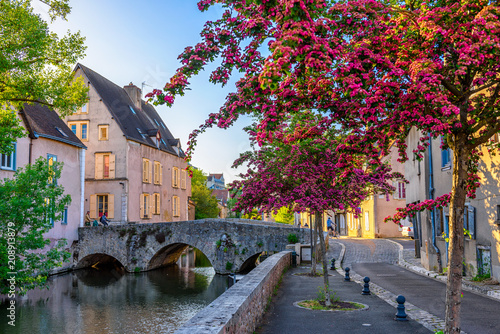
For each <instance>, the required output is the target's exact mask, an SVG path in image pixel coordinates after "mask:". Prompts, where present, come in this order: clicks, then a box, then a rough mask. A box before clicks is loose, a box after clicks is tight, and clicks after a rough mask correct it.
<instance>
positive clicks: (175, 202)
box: [172, 196, 181, 217]
mask: <svg viewBox="0 0 500 334" xmlns="http://www.w3.org/2000/svg"><path fill="white" fill-rule="evenodd" d="M172 212H173V216H174V217H179V216H180V215H181V201H180V198H179V197H178V196H173V197H172Z"/></svg>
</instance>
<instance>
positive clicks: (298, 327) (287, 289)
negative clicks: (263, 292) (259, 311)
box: [255, 266, 431, 334]
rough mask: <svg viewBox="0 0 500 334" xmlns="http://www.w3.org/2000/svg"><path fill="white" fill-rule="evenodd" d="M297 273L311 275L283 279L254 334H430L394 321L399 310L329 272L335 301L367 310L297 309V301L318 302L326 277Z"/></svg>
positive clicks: (294, 270) (415, 325)
mask: <svg viewBox="0 0 500 334" xmlns="http://www.w3.org/2000/svg"><path fill="white" fill-rule="evenodd" d="M318 268H319V266H318ZM298 272H310V267H306V266H300V267H298V268H292V269H290V270H289V271H288V272H287V273H286V274H285V275H284V277H283V281H282V284H281V286H280V288H279V289H278V293H277V295H276V296H274V297H273V299H272V302H271V304H270V307H269V309H268V310H267V312H266V313H265V315H264V319H263V320H262V322H261V324H260V326H259V327H258V328H257V329H256V331H255V333H260V334H278V333H287V334H288V333H300V334H308V333H311V334H317V333H365V334H368V333H370V334H387V333H395V334H399V333H412V334H413V333H415V334H420V333H422V334H424V333H425V334H428V333H431V331H429V330H428V329H427V328H425V327H424V326H422V325H421V324H419V323H418V322H416V321H414V320H410V321H408V322H400V321H395V320H394V316H395V314H396V309H395V308H394V307H392V306H391V305H389V304H387V303H386V302H385V301H383V300H382V299H380V298H378V297H377V296H375V295H370V296H363V295H361V290H362V287H361V286H360V285H359V284H357V283H356V282H345V281H344V277H343V276H341V275H340V274H339V273H337V272H335V271H333V270H329V272H330V275H331V276H329V282H330V288H331V289H332V290H333V291H334V292H335V293H336V297H339V298H340V299H341V300H345V301H354V302H358V303H362V304H366V305H368V309H366V310H361V311H359V310H358V311H350V312H345V311H336V312H331V311H314V310H307V309H303V308H299V307H297V306H294V303H295V302H297V301H301V300H308V299H315V298H317V292H318V289H319V287H322V286H323V277H314V278H313V277H304V276H297V275H294V274H295V273H298Z"/></svg>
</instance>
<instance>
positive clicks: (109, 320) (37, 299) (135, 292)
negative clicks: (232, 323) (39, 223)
mask: <svg viewBox="0 0 500 334" xmlns="http://www.w3.org/2000/svg"><path fill="white" fill-rule="evenodd" d="M207 261H208V260H207V259H206V258H205V259H204V256H203V255H202V254H201V253H199V252H195V251H190V252H188V253H187V254H186V255H185V256H182V257H181V259H180V260H179V262H178V264H177V265H175V266H171V267H167V268H161V269H158V270H154V271H150V272H146V273H138V274H126V273H124V272H123V270H120V269H119V268H118V269H117V268H111V269H107V270H104V269H103V268H99V269H94V268H90V269H85V270H79V271H76V272H73V273H69V274H66V275H62V276H56V277H53V278H51V279H50V290H43V291H32V292H30V293H29V294H28V296H25V297H21V298H18V300H17V314H16V327H11V326H9V325H8V324H7V321H5V319H7V317H6V315H7V313H6V307H7V305H6V304H2V305H1V306H0V319H2V321H0V333H23V334H25V333H72V334H74V333H159V332H162V333H172V332H174V331H175V329H177V328H178V327H179V326H180V325H182V324H183V323H184V322H186V321H187V320H189V319H190V318H191V317H192V316H193V315H194V314H196V313H197V312H198V311H199V310H201V309H202V308H203V307H205V306H206V305H208V304H209V303H210V302H211V301H213V300H214V299H215V298H217V297H218V296H219V295H220V294H222V293H223V292H224V291H225V290H226V289H227V278H226V277H225V276H220V275H216V274H215V272H214V270H213V268H212V267H206V265H207ZM195 264H197V265H198V266H196V267H194V266H195ZM204 265H205V267H203V266H204ZM208 265H210V263H209V262H208Z"/></svg>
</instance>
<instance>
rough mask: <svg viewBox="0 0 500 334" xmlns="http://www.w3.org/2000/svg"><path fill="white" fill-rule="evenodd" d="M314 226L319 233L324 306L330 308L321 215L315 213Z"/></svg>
mask: <svg viewBox="0 0 500 334" xmlns="http://www.w3.org/2000/svg"><path fill="white" fill-rule="evenodd" d="M315 216H316V225H317V226H318V231H319V245H320V247H321V260H322V261H321V262H322V263H323V283H324V285H325V305H326V306H330V305H331V301H330V283H329V282H328V263H327V260H326V245H325V234H324V232H323V215H322V213H320V212H316V215H315Z"/></svg>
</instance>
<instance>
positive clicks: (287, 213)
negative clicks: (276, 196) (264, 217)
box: [271, 206, 294, 225]
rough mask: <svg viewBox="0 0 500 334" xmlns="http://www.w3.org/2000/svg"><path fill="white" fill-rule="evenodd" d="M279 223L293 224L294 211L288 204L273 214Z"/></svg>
mask: <svg viewBox="0 0 500 334" xmlns="http://www.w3.org/2000/svg"><path fill="white" fill-rule="evenodd" d="M271 215H272V216H273V218H274V220H275V221H276V222H277V223H283V224H288V225H293V223H294V217H293V211H292V210H290V209H289V208H287V207H286V206H284V207H282V208H280V209H279V210H278V212H276V214H271Z"/></svg>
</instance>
